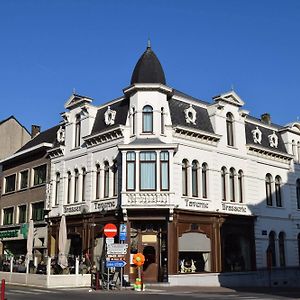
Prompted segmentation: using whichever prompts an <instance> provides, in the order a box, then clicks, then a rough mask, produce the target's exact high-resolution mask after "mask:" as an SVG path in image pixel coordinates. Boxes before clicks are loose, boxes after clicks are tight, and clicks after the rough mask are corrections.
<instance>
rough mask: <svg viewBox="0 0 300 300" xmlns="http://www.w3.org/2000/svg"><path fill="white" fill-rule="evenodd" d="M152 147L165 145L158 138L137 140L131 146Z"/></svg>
mask: <svg viewBox="0 0 300 300" xmlns="http://www.w3.org/2000/svg"><path fill="white" fill-rule="evenodd" d="M148 144H150V145H152V144H165V143H164V142H162V141H161V140H160V139H158V138H145V139H135V140H133V141H132V142H131V143H130V145H148Z"/></svg>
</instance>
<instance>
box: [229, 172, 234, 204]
mask: <svg viewBox="0 0 300 300" xmlns="http://www.w3.org/2000/svg"><path fill="white" fill-rule="evenodd" d="M234 176H235V169H234V168H230V170H229V195H230V196H229V197H230V201H231V202H235V178H234Z"/></svg>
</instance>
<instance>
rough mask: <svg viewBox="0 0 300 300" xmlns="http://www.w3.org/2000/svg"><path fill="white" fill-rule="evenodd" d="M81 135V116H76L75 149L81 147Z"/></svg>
mask: <svg viewBox="0 0 300 300" xmlns="http://www.w3.org/2000/svg"><path fill="white" fill-rule="evenodd" d="M80 134H81V124H80V115H79V114H78V115H76V120H75V147H79V146H80Z"/></svg>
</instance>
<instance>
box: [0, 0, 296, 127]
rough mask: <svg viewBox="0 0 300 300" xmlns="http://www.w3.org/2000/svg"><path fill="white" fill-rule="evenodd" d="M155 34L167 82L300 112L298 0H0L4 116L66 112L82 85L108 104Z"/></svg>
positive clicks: (48, 117) (51, 120)
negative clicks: (234, 92) (233, 91)
mask: <svg viewBox="0 0 300 300" xmlns="http://www.w3.org/2000/svg"><path fill="white" fill-rule="evenodd" d="M148 36H150V39H151V44H152V49H153V50H154V52H155V53H156V54H157V56H158V58H159V60H160V61H161V63H162V66H163V68H164V71H165V75H166V80H167V84H168V86H170V87H174V88H176V89H178V90H180V91H183V92H185V93H187V94H190V95H191V96H194V97H197V98H199V99H202V100H205V101H209V102H211V98H212V97H213V96H215V95H218V94H220V93H222V92H227V91H228V90H230V89H231V87H232V86H233V87H234V90H235V91H236V92H237V93H238V94H239V95H240V97H241V98H242V99H243V100H244V101H245V102H246V105H245V109H248V110H250V114H251V115H253V116H256V117H259V116H260V115H261V114H262V113H265V112H269V113H270V114H271V116H272V121H273V122H275V123H278V124H282V125H284V124H286V123H289V122H292V121H296V120H297V118H298V117H300V105H299V103H300V95H299V90H300V76H299V71H300V1H298V0H281V1H279V0H251V1H247V0H180V1H179V0H172V1H171V0H169V1H168V0H151V1H149V0H148V1H145V0H137V1H135V0H131V1H130V0H120V1H117V0H112V1H104V0H47V1H46V0H35V1H33V0H26V1H24V0H1V1H0V38H1V51H0V54H1V58H0V88H1V109H0V120H2V119H5V118H7V117H9V116H10V115H14V116H15V117H16V118H17V119H18V120H19V121H20V122H21V123H22V124H24V125H25V126H26V127H27V128H28V129H29V128H30V126H31V124H38V125H41V126H42V129H43V130H44V129H47V128H49V127H51V126H54V125H55V124H57V123H58V122H59V121H60V112H62V111H64V103H65V102H66V101H67V99H68V98H69V96H70V95H71V94H72V91H73V89H74V88H75V90H76V92H77V93H79V94H83V95H87V96H90V97H92V98H94V99H95V100H94V104H95V105H100V104H101V103H104V102H107V101H109V100H111V99H114V98H116V97H118V96H121V95H122V89H123V88H125V87H127V86H128V85H129V83H130V78H131V74H132V71H133V68H134V66H135V64H136V62H137V60H138V58H139V57H140V55H141V54H142V53H143V52H144V50H145V48H146V44H147V39H148Z"/></svg>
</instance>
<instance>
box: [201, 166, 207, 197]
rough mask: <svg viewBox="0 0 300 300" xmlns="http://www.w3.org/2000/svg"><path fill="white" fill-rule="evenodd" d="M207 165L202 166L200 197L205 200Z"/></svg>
mask: <svg viewBox="0 0 300 300" xmlns="http://www.w3.org/2000/svg"><path fill="white" fill-rule="evenodd" d="M207 169H208V167H207V163H203V164H202V197H203V198H207Z"/></svg>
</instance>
